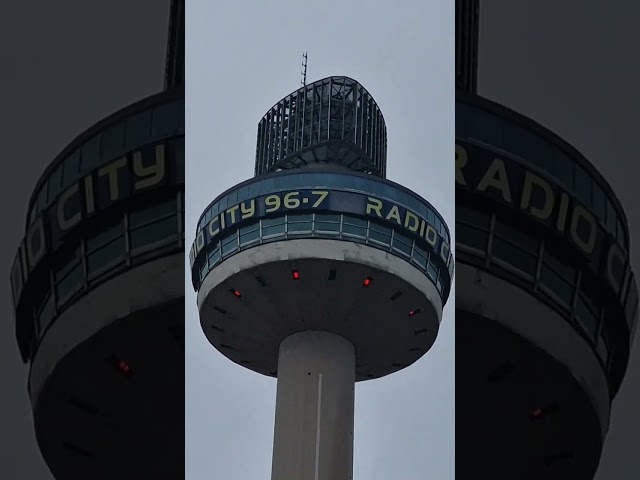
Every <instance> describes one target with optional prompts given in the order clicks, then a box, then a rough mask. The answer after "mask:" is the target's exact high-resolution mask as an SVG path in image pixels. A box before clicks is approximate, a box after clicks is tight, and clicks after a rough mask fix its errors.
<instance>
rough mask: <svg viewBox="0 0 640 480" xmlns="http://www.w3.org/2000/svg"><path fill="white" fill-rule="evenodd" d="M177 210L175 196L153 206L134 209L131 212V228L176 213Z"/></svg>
mask: <svg viewBox="0 0 640 480" xmlns="http://www.w3.org/2000/svg"><path fill="white" fill-rule="evenodd" d="M177 212H178V203H177V200H176V198H175V197H174V198H171V199H170V200H165V201H163V202H161V203H157V204H152V205H151V206H148V207H145V208H142V209H137V210H134V211H132V212H131V213H130V214H129V228H135V227H137V226H140V225H144V224H146V223H149V222H152V221H154V220H159V219H161V218H164V217H167V216H169V215H175V214H176V213H177Z"/></svg>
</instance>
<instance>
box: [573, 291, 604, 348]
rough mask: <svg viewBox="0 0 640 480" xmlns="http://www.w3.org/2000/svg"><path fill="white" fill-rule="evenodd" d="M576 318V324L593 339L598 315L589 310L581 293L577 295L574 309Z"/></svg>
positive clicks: (596, 328)
mask: <svg viewBox="0 0 640 480" xmlns="http://www.w3.org/2000/svg"><path fill="white" fill-rule="evenodd" d="M575 316H576V320H577V321H578V324H580V326H581V327H582V328H583V330H584V332H585V333H586V334H587V336H588V337H589V338H590V339H591V340H593V339H594V338H595V336H596V331H597V330H598V323H599V319H598V317H597V316H596V315H595V314H594V313H593V312H592V311H591V309H590V308H589V306H588V305H587V303H586V302H585V301H584V299H583V297H582V295H579V296H578V301H577V302H576V310H575Z"/></svg>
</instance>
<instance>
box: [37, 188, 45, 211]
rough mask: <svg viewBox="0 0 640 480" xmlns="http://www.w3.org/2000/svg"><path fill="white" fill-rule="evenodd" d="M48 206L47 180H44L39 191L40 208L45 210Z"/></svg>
mask: <svg viewBox="0 0 640 480" xmlns="http://www.w3.org/2000/svg"><path fill="white" fill-rule="evenodd" d="M46 206H47V182H44V184H43V185H42V188H40V191H39V192H38V210H44V209H45V208H46Z"/></svg>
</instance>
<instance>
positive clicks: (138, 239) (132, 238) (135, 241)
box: [129, 215, 178, 250]
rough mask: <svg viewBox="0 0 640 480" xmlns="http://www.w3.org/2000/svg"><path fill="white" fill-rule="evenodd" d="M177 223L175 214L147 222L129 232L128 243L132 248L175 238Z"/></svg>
mask: <svg viewBox="0 0 640 480" xmlns="http://www.w3.org/2000/svg"><path fill="white" fill-rule="evenodd" d="M177 235H178V223H177V219H176V216H175V215H174V216H172V217H167V218H165V219H163V220H159V221H157V222H153V223H149V224H147V225H145V226H144V227H138V228H136V229H134V230H131V231H130V233H129V243H130V245H131V249H132V250H136V249H138V248H141V247H145V246H150V245H153V244H156V243H165V242H168V241H169V240H170V239H175V238H177Z"/></svg>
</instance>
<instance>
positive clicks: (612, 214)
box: [607, 200, 618, 234]
mask: <svg viewBox="0 0 640 480" xmlns="http://www.w3.org/2000/svg"><path fill="white" fill-rule="evenodd" d="M617 223H618V215H616V210H615V208H614V207H613V204H612V203H611V202H610V201H608V200H607V230H609V232H611V233H613V234H615V232H616V224H617Z"/></svg>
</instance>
